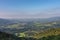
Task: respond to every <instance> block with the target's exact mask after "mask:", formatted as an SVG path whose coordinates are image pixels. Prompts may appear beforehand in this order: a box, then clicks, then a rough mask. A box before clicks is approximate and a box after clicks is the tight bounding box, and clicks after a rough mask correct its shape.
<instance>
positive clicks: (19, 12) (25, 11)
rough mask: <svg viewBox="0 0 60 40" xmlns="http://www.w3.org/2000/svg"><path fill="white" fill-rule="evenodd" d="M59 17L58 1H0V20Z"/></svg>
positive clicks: (59, 0)
mask: <svg viewBox="0 0 60 40" xmlns="http://www.w3.org/2000/svg"><path fill="white" fill-rule="evenodd" d="M56 16H60V0H0V18H49V17H56Z"/></svg>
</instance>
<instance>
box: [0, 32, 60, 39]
mask: <svg viewBox="0 0 60 40" xmlns="http://www.w3.org/2000/svg"><path fill="white" fill-rule="evenodd" d="M0 40H60V35H51V36H47V37H42V38H37V39H36V38H33V37H17V36H15V35H12V34H8V33H5V32H0Z"/></svg>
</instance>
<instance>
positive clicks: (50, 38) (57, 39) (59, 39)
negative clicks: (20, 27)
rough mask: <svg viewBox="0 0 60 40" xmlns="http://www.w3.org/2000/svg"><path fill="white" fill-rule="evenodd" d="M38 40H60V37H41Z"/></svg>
mask: <svg viewBox="0 0 60 40" xmlns="http://www.w3.org/2000/svg"><path fill="white" fill-rule="evenodd" d="M38 40H60V35H56V36H48V37H43V38H40V39H38Z"/></svg>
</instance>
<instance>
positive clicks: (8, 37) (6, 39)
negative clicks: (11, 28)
mask: <svg viewBox="0 0 60 40" xmlns="http://www.w3.org/2000/svg"><path fill="white" fill-rule="evenodd" d="M0 40H19V38H18V37H17V36H15V35H12V34H8V33H5V32H0Z"/></svg>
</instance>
